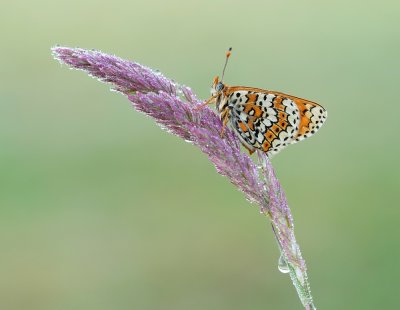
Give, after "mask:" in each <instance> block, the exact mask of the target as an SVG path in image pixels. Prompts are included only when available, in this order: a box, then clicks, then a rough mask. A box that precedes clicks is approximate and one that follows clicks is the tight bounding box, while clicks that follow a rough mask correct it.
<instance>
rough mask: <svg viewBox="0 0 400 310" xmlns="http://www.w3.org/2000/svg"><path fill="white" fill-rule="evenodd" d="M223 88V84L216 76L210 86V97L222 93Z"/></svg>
mask: <svg viewBox="0 0 400 310" xmlns="http://www.w3.org/2000/svg"><path fill="white" fill-rule="evenodd" d="M224 88H225V84H224V83H222V82H221V81H220V80H219V77H218V76H216V77H215V78H214V81H213V84H212V88H211V95H212V96H215V95H217V94H218V93H220V92H222V91H223V90H224Z"/></svg>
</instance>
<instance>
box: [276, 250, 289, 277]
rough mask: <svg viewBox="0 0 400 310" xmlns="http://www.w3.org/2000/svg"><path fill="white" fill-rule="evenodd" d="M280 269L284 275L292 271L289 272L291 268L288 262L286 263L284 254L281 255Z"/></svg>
mask: <svg viewBox="0 0 400 310" xmlns="http://www.w3.org/2000/svg"><path fill="white" fill-rule="evenodd" d="M278 269H279V271H280V272H282V273H288V272H289V271H290V270H289V266H288V264H287V262H286V259H285V257H284V256H283V254H281V256H280V257H279V260H278Z"/></svg>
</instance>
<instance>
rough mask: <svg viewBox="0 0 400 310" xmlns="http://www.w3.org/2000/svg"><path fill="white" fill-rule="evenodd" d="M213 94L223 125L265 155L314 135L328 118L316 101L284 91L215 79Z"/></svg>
mask: <svg viewBox="0 0 400 310" xmlns="http://www.w3.org/2000/svg"><path fill="white" fill-rule="evenodd" d="M211 93H212V97H211V99H210V100H209V103H211V102H215V104H216V109H217V111H218V113H219V115H220V118H221V120H222V122H223V124H224V127H225V126H226V125H228V124H229V125H230V126H231V127H232V128H233V130H234V131H235V133H236V134H237V135H238V137H239V139H240V141H241V142H242V144H243V145H244V146H245V147H246V148H247V149H248V150H249V152H250V154H252V153H253V152H254V151H255V150H256V149H260V150H262V151H263V152H265V153H266V154H267V155H268V156H270V155H273V154H276V153H278V152H279V151H281V150H282V149H283V148H285V147H286V146H287V145H289V144H293V143H296V142H298V141H300V140H303V139H305V138H307V137H310V136H312V135H313V134H315V133H316V132H317V131H318V130H319V128H320V127H321V126H322V124H323V123H324V122H325V120H326V117H327V111H326V110H325V109H324V108H323V107H322V106H320V105H319V104H317V103H315V102H312V101H309V100H305V99H301V98H297V97H294V96H291V95H287V94H284V93H280V92H276V91H269V90H264V89H260V88H253V87H244V86H228V85H225V84H223V83H222V82H219V81H218V77H216V78H215V79H214V83H213V88H212V91H211Z"/></svg>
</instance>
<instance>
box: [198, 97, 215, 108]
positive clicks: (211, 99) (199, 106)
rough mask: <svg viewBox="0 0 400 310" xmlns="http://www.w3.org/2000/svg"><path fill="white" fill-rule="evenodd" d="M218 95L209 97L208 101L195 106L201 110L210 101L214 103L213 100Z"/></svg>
mask: <svg viewBox="0 0 400 310" xmlns="http://www.w3.org/2000/svg"><path fill="white" fill-rule="evenodd" d="M216 97H217V95H214V96H211V97H210V99H208V100H207V101H206V102H204V103H202V104H200V105H198V106H197V107H195V108H194V110H195V111H198V110H201V109H202V108H204V107H205V106H206V105H209V104H210V103H212V101H213V100H214V99H215V98H216Z"/></svg>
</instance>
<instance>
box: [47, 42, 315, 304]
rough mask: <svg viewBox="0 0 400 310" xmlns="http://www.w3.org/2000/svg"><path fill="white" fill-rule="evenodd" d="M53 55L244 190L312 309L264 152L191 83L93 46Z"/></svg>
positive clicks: (283, 200) (282, 199)
mask: <svg viewBox="0 0 400 310" xmlns="http://www.w3.org/2000/svg"><path fill="white" fill-rule="evenodd" d="M52 52H53V56H54V57H55V58H56V59H58V60H59V61H60V62H61V63H62V64H66V65H68V66H70V67H71V68H74V69H78V70H83V71H85V72H86V73H88V74H89V75H90V76H92V77H95V78H97V79H99V80H100V81H102V82H106V83H108V84H111V86H112V88H113V89H114V90H116V91H118V92H120V93H122V94H124V95H125V96H127V98H128V99H129V100H130V101H131V102H132V105H133V107H134V108H135V109H136V110H137V111H140V112H142V113H144V114H146V115H148V116H150V117H151V118H153V119H154V120H155V121H156V122H157V123H158V124H159V125H160V126H161V127H162V128H163V129H165V130H167V131H168V132H170V133H172V134H174V135H177V136H179V137H181V138H182V139H184V140H185V141H187V142H190V143H192V144H194V145H196V146H197V147H199V148H200V150H201V151H202V152H204V153H205V154H206V155H207V156H208V158H209V160H210V161H211V162H212V163H213V165H214V166H215V168H216V170H217V171H218V173H220V174H221V175H224V176H226V177H227V178H228V179H229V180H230V182H231V183H232V184H233V185H235V186H236V187H237V188H238V189H239V190H240V191H242V192H243V193H244V195H245V196H246V198H247V199H248V200H249V201H250V202H251V203H254V204H256V205H258V206H259V208H260V212H261V213H262V214H264V215H267V216H268V218H269V219H270V222H271V224H272V228H273V231H274V234H275V237H276V240H277V243H278V246H279V249H280V251H281V257H280V259H279V269H280V270H281V271H282V272H285V273H286V272H287V273H289V274H290V277H291V279H292V282H293V284H294V286H295V288H296V290H297V293H298V295H299V297H300V300H301V302H302V304H303V306H304V307H305V308H306V309H309V310H311V309H315V306H314V304H313V300H312V297H311V292H310V288H309V283H308V279H307V273H306V265H305V261H304V260H303V258H302V256H301V253H300V248H299V246H298V244H297V242H296V239H295V236H294V225H293V219H292V215H291V213H290V209H289V206H288V204H287V201H286V197H285V193H284V191H283V189H282V187H281V185H280V183H279V181H278V180H277V178H276V176H275V173H274V170H273V168H272V165H271V163H270V161H269V159H268V157H267V156H266V155H265V153H263V152H258V164H256V163H254V162H253V160H252V159H251V158H250V157H249V156H248V155H247V154H246V153H243V152H241V147H240V145H241V144H240V141H239V140H238V138H237V136H236V134H235V133H234V132H233V131H232V130H231V129H229V128H225V133H224V137H223V138H221V135H220V133H221V130H222V127H223V125H222V123H221V120H220V118H219V117H218V115H217V114H216V113H215V112H214V111H213V110H211V109H210V108H208V107H204V108H202V109H196V108H197V107H199V105H201V104H202V103H203V102H202V101H200V100H199V99H197V97H196V96H195V94H193V92H192V91H191V89H190V88H189V87H186V86H183V85H179V84H177V83H175V82H173V81H172V80H170V79H168V78H166V77H165V76H163V75H162V74H161V73H160V72H157V71H154V70H152V69H150V68H148V67H145V66H143V65H140V64H138V63H136V62H132V61H127V60H124V59H121V58H118V57H116V56H113V55H108V54H105V53H102V52H99V51H95V50H85V49H80V48H68V47H54V48H53V49H52Z"/></svg>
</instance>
